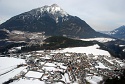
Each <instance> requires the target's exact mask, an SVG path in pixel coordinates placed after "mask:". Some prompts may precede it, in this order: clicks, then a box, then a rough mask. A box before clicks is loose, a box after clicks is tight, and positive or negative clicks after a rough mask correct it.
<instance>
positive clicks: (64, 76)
mask: <svg viewBox="0 0 125 84" xmlns="http://www.w3.org/2000/svg"><path fill="white" fill-rule="evenodd" d="M7 56H8V57H14V58H20V59H24V60H25V64H20V65H18V66H17V68H20V67H25V69H23V70H22V71H21V72H20V74H18V75H16V76H14V77H13V79H16V80H19V79H28V80H30V79H32V80H36V79H37V80H39V81H41V82H44V83H47V84H55V83H59V82H60V83H62V84H87V82H89V81H90V82H91V79H93V78H94V77H95V78H96V79H98V81H97V82H100V81H102V80H103V79H107V78H110V79H112V78H120V75H122V74H123V71H124V69H125V60H120V59H118V58H115V57H111V56H105V55H98V56H95V55H93V54H89V55H86V53H72V52H65V53H60V52H55V51H54V50H43V51H32V52H28V53H21V54H8V55H7Z"/></svg>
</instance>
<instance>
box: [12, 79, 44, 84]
mask: <svg viewBox="0 0 125 84" xmlns="http://www.w3.org/2000/svg"><path fill="white" fill-rule="evenodd" d="M10 84H45V82H42V81H39V80H38V79H35V80H27V79H21V80H17V81H14V82H12V83H10Z"/></svg>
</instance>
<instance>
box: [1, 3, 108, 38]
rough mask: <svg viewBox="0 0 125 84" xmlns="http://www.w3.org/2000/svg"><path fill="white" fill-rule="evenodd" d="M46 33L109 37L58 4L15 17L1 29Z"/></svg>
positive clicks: (50, 34)
mask: <svg viewBox="0 0 125 84" xmlns="http://www.w3.org/2000/svg"><path fill="white" fill-rule="evenodd" d="M4 28H5V29H8V30H10V31H11V30H21V31H29V32H45V35H47V36H67V37H78V38H92V37H109V36H108V35H105V34H102V33H99V32H96V31H95V30H94V29H92V28H91V27H90V26H89V25H88V24H87V23H86V22H85V21H83V20H81V19H80V18H78V17H77V16H72V15H69V14H68V13H66V12H65V11H64V10H63V9H62V8H60V7H59V6H58V5H57V4H53V5H51V6H47V5H46V6H43V7H40V8H36V9H33V10H31V11H28V12H25V13H22V14H20V15H17V16H14V17H12V18H10V19H9V20H7V21H6V22H4V23H3V24H1V25H0V29H4Z"/></svg>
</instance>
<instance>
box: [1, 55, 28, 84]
mask: <svg viewBox="0 0 125 84" xmlns="http://www.w3.org/2000/svg"><path fill="white" fill-rule="evenodd" d="M22 63H23V64H24V63H25V60H22V59H17V58H8V57H0V84H2V83H3V82H5V81H8V80H9V79H10V78H12V77H14V76H15V75H17V74H19V73H20V72H21V71H22V70H23V69H25V68H26V67H21V68H18V69H14V68H15V67H16V66H17V65H19V64H22ZM12 69H14V70H12ZM10 70H12V71H11V72H9V73H6V72H8V71H10ZM3 73H6V74H4V75H2V74H3Z"/></svg>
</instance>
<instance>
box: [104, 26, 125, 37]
mask: <svg viewBox="0 0 125 84" xmlns="http://www.w3.org/2000/svg"><path fill="white" fill-rule="evenodd" d="M106 34H108V35H111V36H113V37H116V38H119V39H125V26H124V25H123V26H121V27H119V28H117V29H115V30H113V31H110V32H108V33H106Z"/></svg>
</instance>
